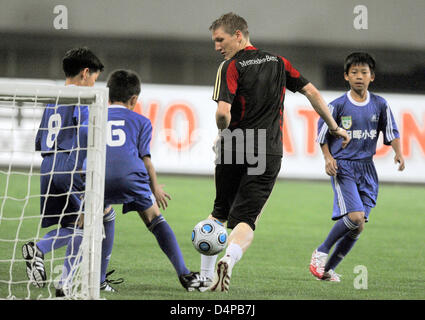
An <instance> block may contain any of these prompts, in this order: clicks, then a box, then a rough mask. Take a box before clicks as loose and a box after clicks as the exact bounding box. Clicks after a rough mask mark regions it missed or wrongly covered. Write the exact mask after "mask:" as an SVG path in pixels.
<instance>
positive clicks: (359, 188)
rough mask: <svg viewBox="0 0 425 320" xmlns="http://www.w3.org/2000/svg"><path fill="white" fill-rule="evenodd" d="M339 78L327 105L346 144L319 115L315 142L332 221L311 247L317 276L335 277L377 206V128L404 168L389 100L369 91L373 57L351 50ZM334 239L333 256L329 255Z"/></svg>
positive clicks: (400, 169) (330, 278) (311, 267)
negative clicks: (342, 89) (338, 90)
mask: <svg viewBox="0 0 425 320" xmlns="http://www.w3.org/2000/svg"><path fill="white" fill-rule="evenodd" d="M344 78H345V80H346V81H348V83H349V85H350V91H348V92H347V93H345V94H344V95H342V96H341V97H339V98H337V99H335V100H334V101H332V102H331V103H330V104H329V108H330V111H331V113H332V115H333V117H334V119H335V121H336V122H337V123H338V125H339V126H342V127H343V128H344V129H346V130H347V132H348V133H349V134H350V136H351V138H352V139H351V142H350V143H349V144H348V145H347V147H346V148H344V149H342V148H341V142H340V141H338V139H335V138H334V136H332V134H330V133H331V132H330V131H331V130H328V127H327V125H326V123H324V121H323V120H322V119H319V124H318V139H317V140H318V142H319V143H320V147H321V149H322V153H323V155H324V158H325V170H326V173H327V174H328V175H329V176H331V182H332V187H333V190H334V204H333V213H332V220H335V221H336V223H335V225H334V226H333V228H332V229H331V231H330V233H329V235H328V236H327V238H326V239H325V241H324V242H323V243H322V244H321V245H320V246H319V247H318V248H317V249H316V250H314V252H313V254H312V257H311V262H310V272H311V273H312V274H313V275H314V276H315V277H317V278H318V279H321V280H326V281H335V282H339V281H340V275H338V274H337V273H336V272H335V268H336V267H337V265H338V264H339V263H340V262H341V261H342V259H343V258H344V257H345V256H346V255H347V254H348V252H349V251H350V250H351V249H352V247H353V246H354V244H355V243H356V241H357V240H358V238H359V236H360V233H361V232H362V230H363V228H364V223H365V222H367V221H368V219H369V213H370V211H371V209H372V208H373V207H375V205H376V199H377V196H378V177H377V174H376V170H375V166H374V163H373V159H372V158H373V155H374V154H375V152H376V145H377V140H378V136H379V132H382V134H383V137H384V144H385V145H391V146H392V148H393V150H394V152H395V156H394V162H395V163H398V164H399V165H398V170H399V171H402V170H404V167H405V164H404V159H403V156H402V154H401V148H400V135H399V132H398V129H397V125H396V123H395V121H394V117H393V114H392V112H391V109H390V107H389V106H388V103H387V102H386V101H385V99H383V98H382V97H380V96H378V95H375V94H373V93H371V92H369V91H368V87H369V84H370V83H371V82H372V81H373V80H374V78H375V60H374V59H373V58H372V57H371V56H370V55H369V54H367V53H364V52H355V53H352V54H350V55H349V56H348V57H347V58H346V59H345V64H344ZM335 243H336V246H335V249H334V251H333V252H332V255H331V256H330V257H329V259H328V254H329V251H330V249H331V248H332V246H333V245H334V244H335Z"/></svg>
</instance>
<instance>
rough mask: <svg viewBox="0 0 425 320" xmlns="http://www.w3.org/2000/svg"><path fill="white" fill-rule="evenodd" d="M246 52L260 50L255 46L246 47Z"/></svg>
mask: <svg viewBox="0 0 425 320" xmlns="http://www.w3.org/2000/svg"><path fill="white" fill-rule="evenodd" d="M244 50H258V49H257V48H256V47H254V46H248V47H245V49H244Z"/></svg>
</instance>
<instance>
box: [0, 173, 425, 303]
mask: <svg viewBox="0 0 425 320" xmlns="http://www.w3.org/2000/svg"><path fill="white" fill-rule="evenodd" d="M159 181H160V183H162V184H165V190H166V191H168V192H169V193H170V194H171V196H172V200H171V201H170V203H169V207H168V209H167V210H166V211H165V212H164V213H163V214H164V216H165V218H166V219H167V221H168V222H169V224H170V225H171V227H172V228H173V230H174V232H175V234H176V237H177V239H178V241H179V244H180V246H181V249H182V251H183V254H184V257H185V260H186V264H187V266H188V268H189V269H191V270H194V271H197V270H198V269H199V264H200V257H199V254H198V253H197V252H196V251H195V250H194V248H193V247H192V243H191V241H190V235H191V230H192V227H193V226H194V225H195V224H196V223H197V222H198V221H200V220H202V219H204V218H206V217H207V215H208V214H209V213H210V211H211V208H212V203H213V200H214V195H215V189H214V181H213V178H212V177H190V176H187V177H183V176H162V175H160V176H159ZM5 183H6V177H5V175H1V174H0V195H4V190H5ZM30 190H31V194H38V193H39V183H38V177H33V179H32V180H31V185H30ZM27 193H28V179H27V178H26V177H25V176H22V175H13V176H12V177H11V179H10V180H9V186H8V195H9V196H12V197H15V198H22V197H24V196H25V195H26V194H27ZM332 197H333V193H332V189H331V186H330V183H328V182H306V181H285V180H279V181H278V182H277V183H276V186H275V189H274V191H273V194H272V196H271V198H270V200H269V201H268V203H267V206H266V208H265V210H264V212H263V215H262V216H261V219H260V221H259V225H258V228H257V230H256V232H255V239H254V242H253V244H252V246H251V248H250V249H249V250H248V252H247V253H246V254H245V255H244V256H243V258H242V260H241V261H240V262H239V263H238V264H237V265H236V266H235V268H234V269H233V275H232V281H231V286H230V291H229V293H228V294H222V293H215V292H206V293H199V292H186V291H185V290H184V289H183V288H182V287H181V285H180V283H179V281H178V279H177V276H176V273H175V271H174V269H173V267H172V265H171V263H170V262H169V261H168V260H167V258H166V256H165V255H164V254H163V253H162V251H161V250H160V248H159V247H158V245H157V243H156V240H155V238H154V236H153V235H152V234H151V233H150V232H149V231H148V230H147V229H146V227H145V226H144V224H143V223H142V221H141V220H140V218H139V217H138V215H137V214H136V213H129V214H126V215H122V214H121V207H120V206H115V209H116V211H117V213H118V215H117V220H116V231H115V244H114V250H113V253H112V258H111V262H110V268H109V269H115V270H116V271H115V273H114V276H115V277H122V278H124V279H125V282H124V283H122V284H119V285H117V286H116V288H117V289H118V290H119V292H118V293H102V294H101V296H102V297H104V298H106V299H117V300H121V299H124V300H136V299H143V300H150V299H154V300H191V299H193V300H210V299H212V300H222V299H226V300H292V299H298V300H307V299H308V300H323V299H332V300H335V299H337V300H339V299H344V300H352V299H383V300H389V299H397V300H399V299H400V300H403V299H410V300H412V299H413V300H418V299H419V300H422V299H424V298H425V273H424V265H425V258H424V257H425V247H424V225H425V223H424V221H425V220H424V214H425V201H424V198H425V186H409V185H389V184H382V185H381V188H380V195H379V199H378V205H377V207H376V208H375V209H374V210H373V211H372V213H371V216H370V222H369V223H367V224H366V227H365V230H364V232H363V234H362V235H361V238H360V240H359V241H358V243H357V244H356V246H355V247H354V249H353V250H352V251H351V252H350V254H349V255H348V256H347V257H346V258H345V260H344V261H343V262H342V263H341V264H340V265H339V267H338V269H337V272H338V273H340V274H342V276H343V277H342V281H341V282H340V283H330V282H322V281H316V280H315V278H313V276H312V275H311V274H310V273H309V270H308V265H309V262H310V256H311V253H312V251H313V250H314V248H315V247H317V246H318V245H319V244H320V243H321V242H322V241H323V240H324V238H325V237H326V235H327V234H328V232H329V230H330V228H331V227H332V225H333V222H332V221H331V219H330V211H331V206H332ZM0 205H1V206H2V208H3V218H8V219H10V218H12V217H20V216H21V214H22V211H23V208H24V207H25V210H24V212H25V216H26V217H30V216H32V217H33V218H30V219H27V220H25V222H24V223H22V224H20V223H19V221H18V220H4V219H3V220H2V221H1V224H0V238H1V239H9V240H10V239H15V238H17V230H19V234H18V237H19V239H20V240H21V241H19V242H17V243H13V242H11V241H8V242H5V241H0V298H6V297H8V296H10V295H13V296H15V297H17V298H31V299H36V298H37V297H39V296H40V295H42V296H43V297H47V296H49V290H50V292H51V294H52V295H53V296H54V289H53V287H52V286H50V289H49V288H44V289H37V288H35V287H33V286H29V285H28V284H26V283H25V281H26V280H27V278H26V274H25V263H24V262H23V261H22V260H21V259H22V257H21V251H20V250H21V249H20V248H21V245H22V244H23V243H24V241H27V240H29V239H30V238H31V237H33V238H34V237H35V236H36V235H37V233H38V236H39V237H41V236H42V235H44V233H46V232H47V231H49V230H50V229H46V230H44V229H41V230H38V222H39V219H38V215H39V214H38V212H39V198H38V197H33V198H31V199H30V200H29V201H28V202H25V201H12V200H8V201H6V202H4V201H3V200H2V199H1V201H0ZM63 256H64V249H61V250H57V251H56V252H55V253H54V257H55V258H56V259H57V260H54V262H53V263H50V262H47V263H46V268H47V271H48V277H49V278H50V279H55V278H56V277H58V276H59V270H60V267H58V266H60V265H61V262H62V259H61V257H63ZM51 257H52V254H47V255H46V260H49V259H50V258H51ZM12 258H13V259H17V261H16V262H15V263H14V264H13V265H12V267H11V263H10V262H9V261H6V260H10V259H12ZM358 265H362V266H365V267H366V268H367V289H356V288H355V286H354V282H355V278H356V277H357V276H359V274H356V273H354V268H355V267H356V266H358ZM10 277H12V279H13V281H14V282H18V283H16V284H13V285H8V284H7V283H5V282H4V281H5V280H6V281H7V280H9V279H10ZM28 288H29V289H30V290H29V289H28Z"/></svg>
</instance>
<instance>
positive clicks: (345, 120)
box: [341, 116, 353, 130]
mask: <svg viewBox="0 0 425 320" xmlns="http://www.w3.org/2000/svg"><path fill="white" fill-rule="evenodd" d="M352 124H353V123H352V121H351V116H344V117H341V125H342V127H343V128H344V129H346V130H348V129H350V128H351V125H352Z"/></svg>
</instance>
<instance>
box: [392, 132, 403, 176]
mask: <svg viewBox="0 0 425 320" xmlns="http://www.w3.org/2000/svg"><path fill="white" fill-rule="evenodd" d="M391 147H392V148H393V150H394V153H395V155H394V163H396V164H397V163H398V164H399V165H398V171H403V170H404V168H405V165H404V158H403V155H402V154H401V144H400V138H395V139H394V140H392V141H391Z"/></svg>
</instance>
